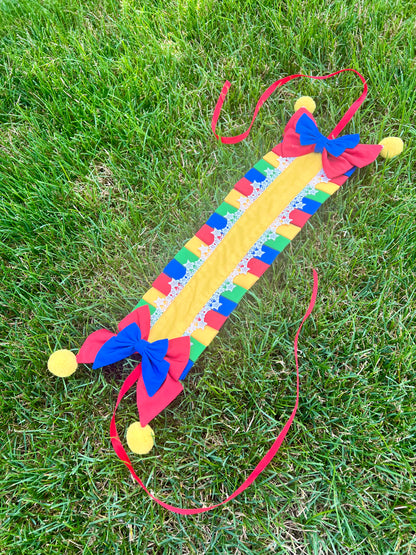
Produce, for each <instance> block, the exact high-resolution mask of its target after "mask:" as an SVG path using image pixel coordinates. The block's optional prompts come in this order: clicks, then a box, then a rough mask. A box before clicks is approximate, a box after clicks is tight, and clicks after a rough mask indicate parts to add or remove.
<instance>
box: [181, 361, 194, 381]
mask: <svg viewBox="0 0 416 555" xmlns="http://www.w3.org/2000/svg"><path fill="white" fill-rule="evenodd" d="M193 365H194V363H193V362H192V360H188V364H187V365H186V366H185V369H184V371H183V372H182V374H181V375H180V376H179V379H180V380H183V379H184V378H186V376H187V374H188V372H189V370H190V369H191V368H192V366H193Z"/></svg>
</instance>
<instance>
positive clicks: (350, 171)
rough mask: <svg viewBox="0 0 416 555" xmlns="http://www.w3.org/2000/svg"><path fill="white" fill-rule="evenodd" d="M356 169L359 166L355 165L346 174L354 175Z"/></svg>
mask: <svg viewBox="0 0 416 555" xmlns="http://www.w3.org/2000/svg"><path fill="white" fill-rule="evenodd" d="M356 169H357V166H354V167H352V168H351V169H350V170H348V171H347V172H345V173H344V175H347V176H348V177H349V176H350V175H352V174H353V173H354V172H355V170H356Z"/></svg>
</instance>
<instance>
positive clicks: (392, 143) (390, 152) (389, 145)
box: [378, 137, 403, 158]
mask: <svg viewBox="0 0 416 555" xmlns="http://www.w3.org/2000/svg"><path fill="white" fill-rule="evenodd" d="M378 144H379V145H383V150H382V151H381V152H380V156H382V157H383V158H394V157H395V156H398V155H399V154H401V153H402V152H403V141H402V140H401V138H400V137H386V138H385V139H383V140H382V141H380V142H379V143H378Z"/></svg>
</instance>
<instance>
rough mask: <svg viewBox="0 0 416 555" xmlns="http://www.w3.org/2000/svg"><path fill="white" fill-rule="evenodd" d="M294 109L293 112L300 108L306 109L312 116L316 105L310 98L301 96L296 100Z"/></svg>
mask: <svg viewBox="0 0 416 555" xmlns="http://www.w3.org/2000/svg"><path fill="white" fill-rule="evenodd" d="M294 108H295V112H297V111H298V110H299V109H300V108H306V109H307V110H308V112H310V113H311V114H313V113H314V111H315V108H316V104H315V101H314V99H313V98H311V97H310V96H301V97H300V98H298V99H297V100H296V102H295V106H294Z"/></svg>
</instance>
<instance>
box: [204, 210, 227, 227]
mask: <svg viewBox="0 0 416 555" xmlns="http://www.w3.org/2000/svg"><path fill="white" fill-rule="evenodd" d="M207 224H208V225H209V226H211V227H213V228H214V229H223V228H224V227H225V226H226V225H227V220H226V218H224V216H221V215H220V214H217V213H216V212H214V213H213V214H212V216H210V217H209V219H208V220H207Z"/></svg>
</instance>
